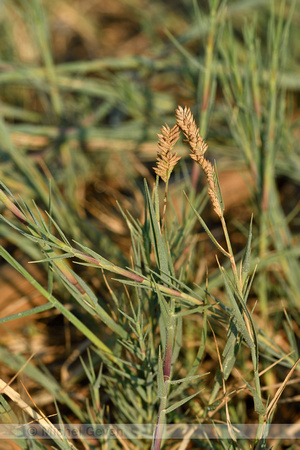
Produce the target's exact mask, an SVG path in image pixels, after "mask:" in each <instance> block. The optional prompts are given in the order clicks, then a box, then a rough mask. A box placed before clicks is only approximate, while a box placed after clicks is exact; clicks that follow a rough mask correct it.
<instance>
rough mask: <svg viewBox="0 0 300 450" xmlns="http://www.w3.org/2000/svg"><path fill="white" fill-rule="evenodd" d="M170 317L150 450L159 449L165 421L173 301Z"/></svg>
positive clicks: (170, 360)
mask: <svg viewBox="0 0 300 450" xmlns="http://www.w3.org/2000/svg"><path fill="white" fill-rule="evenodd" d="M171 305H172V306H171V311H172V313H171V317H170V322H169V324H168V326H167V328H166V331H167V339H166V348H165V357H164V361H165V364H164V371H163V375H164V393H165V395H163V396H162V397H161V398H160V405H159V410H158V416H157V423H156V428H155V434H154V440H153V445H152V449H153V450H159V449H160V447H161V442H162V437H163V432H164V424H165V421H166V412H165V411H166V408H167V401H168V393H169V389H170V379H171V369H172V354H173V345H174V336H175V320H176V319H175V316H174V314H173V313H174V311H175V301H174V300H172V301H171Z"/></svg>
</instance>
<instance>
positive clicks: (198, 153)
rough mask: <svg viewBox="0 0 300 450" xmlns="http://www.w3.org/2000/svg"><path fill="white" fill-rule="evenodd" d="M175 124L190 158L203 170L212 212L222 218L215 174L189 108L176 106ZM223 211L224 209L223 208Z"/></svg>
mask: <svg viewBox="0 0 300 450" xmlns="http://www.w3.org/2000/svg"><path fill="white" fill-rule="evenodd" d="M176 119H177V124H178V126H179V127H180V128H181V130H182V131H183V134H184V135H185V137H186V140H187V142H188V144H189V146H190V149H191V152H192V153H191V158H192V159H193V160H194V161H196V162H197V163H198V164H199V165H200V166H201V167H202V169H203V171H204V173H205V175H206V177H207V181H208V194H209V196H210V198H211V201H212V204H213V207H214V210H215V212H216V214H217V215H218V216H219V217H222V216H223V213H222V207H221V205H220V201H219V198H218V187H217V184H216V172H215V169H214V167H213V166H212V164H211V163H210V162H209V161H208V160H207V159H205V158H204V154H205V152H206V150H207V144H206V142H205V141H204V139H202V137H201V136H200V134H199V128H198V127H197V125H196V122H195V120H194V117H193V114H192V113H191V110H190V108H187V107H185V108H182V107H181V106H178V108H177V110H176ZM223 210H224V208H223Z"/></svg>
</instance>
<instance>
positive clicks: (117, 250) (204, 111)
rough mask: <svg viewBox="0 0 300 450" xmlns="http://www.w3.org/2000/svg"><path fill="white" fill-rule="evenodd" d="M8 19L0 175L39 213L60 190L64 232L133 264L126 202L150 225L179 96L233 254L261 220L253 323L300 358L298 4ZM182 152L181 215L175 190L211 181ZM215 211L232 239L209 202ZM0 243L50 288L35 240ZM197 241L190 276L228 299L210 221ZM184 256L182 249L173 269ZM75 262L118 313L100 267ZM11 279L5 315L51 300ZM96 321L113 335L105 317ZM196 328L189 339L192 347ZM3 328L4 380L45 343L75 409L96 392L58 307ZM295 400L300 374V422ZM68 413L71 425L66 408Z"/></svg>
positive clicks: (1, 232)
mask: <svg viewBox="0 0 300 450" xmlns="http://www.w3.org/2000/svg"><path fill="white" fill-rule="evenodd" d="M0 21H1V22H0V25H1V39H0V55H1V60H0V90H1V116H0V135H1V141H0V158H1V165H0V180H1V181H2V182H3V183H5V185H6V186H7V187H8V188H9V189H10V190H11V191H12V193H13V194H14V195H15V196H16V197H17V198H19V196H21V197H22V198H23V200H25V202H26V203H28V204H29V203H30V202H31V201H32V199H34V200H35V201H36V203H37V204H38V206H39V207H40V208H41V210H46V209H47V210H48V209H49V191H50V188H51V191H52V204H51V208H52V212H53V216H54V218H55V220H57V222H58V224H59V226H60V227H61V228H62V230H63V231H64V233H65V234H66V235H67V237H68V238H70V239H75V240H76V241H79V242H80V243H81V244H83V245H85V246H87V247H90V248H92V249H94V250H95V251H96V252H99V253H101V255H103V256H104V257H106V258H109V259H110V260H111V261H113V262H116V263H118V265H121V266H124V267H125V266H126V265H128V264H129V263H128V261H130V257H131V256H130V233H129V230H128V229H127V226H126V223H125V221H124V218H123V216H122V214H121V212H120V210H119V208H118V206H117V203H116V200H117V201H118V202H119V204H120V205H121V206H122V208H123V210H128V211H129V212H130V213H131V214H132V215H133V216H134V217H135V218H139V219H140V220H141V221H142V220H143V215H144V200H143V179H144V178H146V179H147V180H148V182H149V183H150V185H151V184H153V183H154V181H155V177H154V172H153V169H152V167H153V166H154V164H155V158H156V151H157V149H156V142H157V133H158V132H159V129H160V128H161V126H162V125H163V124H164V123H165V122H166V123H168V124H169V125H170V126H173V124H174V123H175V122H174V110H175V108H176V107H177V105H178V104H180V105H182V106H184V105H187V106H190V107H191V109H192V112H193V114H194V116H195V118H196V121H197V123H199V128H200V134H201V135H202V136H203V137H204V138H205V139H206V140H207V143H208V146H209V157H210V158H211V160H212V161H213V160H214V159H216V160H217V164H218V172H219V176H220V184H221V189H222V192H223V196H224V203H225V208H226V219H227V222H228V225H229V229H230V232H231V236H232V241H233V244H234V246H235V252H236V253H238V252H239V251H240V250H241V249H242V248H243V247H244V245H245V242H246V237H247V228H248V224H249V220H250V216H251V214H252V213H253V215H254V226H253V267H254V266H255V265H256V264H259V265H258V275H257V279H256V282H255V283H254V287H253V294H252V296H251V299H250V301H249V304H250V307H252V306H254V305H255V303H256V301H258V304H257V306H256V309H255V313H254V315H255V319H256V323H257V325H258V326H259V327H260V328H262V329H263V330H265V332H266V333H267V334H268V335H269V336H272V339H273V340H274V343H275V344H276V345H278V346H279V347H280V348H282V349H283V350H284V351H286V353H288V351H289V350H290V349H291V348H292V349H293V350H294V351H295V352H296V353H297V351H298V345H299V326H300V320H299V304H300V277H299V273H300V272H299V253H300V246H299V226H300V222H299V219H300V217H299V185H300V148H299V137H300V131H299V130H300V129H299V117H300V110H299V107H300V103H299V90H300V76H299V74H300V46H299V42H300V27H299V25H300V2H299V1H295V2H291V1H285V2H283V1H279V0H274V1H270V0H251V1H248V0H228V1H227V2H226V1H223V2H221V1H218V0H210V1H198V2H197V1H196V0H194V1H192V0H181V1H180V0H178V1H176V0H174V1H156V0H151V1H149V0H110V1H101V0H77V1H71V0H51V1H50V0H44V1H42V0H28V1H26V2H24V1H21V0H20V1H17V0H6V1H2V2H1V5H0ZM178 152H179V154H180V156H182V160H181V164H180V165H178V169H177V168H176V171H175V172H176V173H175V176H174V178H173V179H172V180H171V185H170V194H169V195H170V199H171V200H172V201H173V202H174V209H175V211H176V213H177V214H178V215H179V217H181V215H182V216H184V206H183V205H182V203H181V202H182V200H181V197H180V198H179V196H178V193H180V192H181V191H182V189H183V188H184V187H185V186H186V185H187V183H188V182H187V179H188V178H189V177H190V179H191V183H192V186H193V187H194V188H195V189H196V190H197V191H198V192H202V189H203V180H202V176H199V174H198V173H197V171H196V170H195V169H194V168H193V167H192V162H191V161H190V159H189V157H188V150H187V148H186V147H185V146H184V145H183V143H181V144H179V146H178ZM1 211H2V213H3V214H4V216H5V217H8V218H10V217H11V215H10V213H8V212H7V211H4V208H2V210H1ZM171 213H172V210H171ZM205 219H206V220H207V221H208V223H209V224H210V227H211V229H212V230H213V233H214V235H215V236H217V237H220V235H221V229H220V226H219V224H218V221H217V219H216V217H215V216H214V213H213V211H212V210H211V209H210V208H208V210H207V211H206V212H205ZM220 239H221V237H220ZM0 241H1V244H2V245H3V246H4V247H5V248H6V249H8V250H9V251H10V252H11V253H12V254H13V255H14V256H15V258H16V259H18V260H19V261H21V262H22V264H26V268H27V270H29V271H31V272H32V273H33V274H34V276H35V277H37V279H39V281H40V282H41V283H44V284H45V285H47V277H46V270H45V269H44V268H43V265H42V264H41V265H34V266H33V265H32V266H30V265H29V264H27V262H28V261H30V260H33V259H41V256H40V253H39V250H38V249H37V248H36V247H34V246H32V245H31V244H30V243H28V241H27V240H26V239H25V238H23V237H22V236H20V235H19V234H18V233H17V232H15V231H14V230H12V229H11V228H9V227H8V226H7V225H6V224H5V223H1V224H0ZM190 245H191V246H193V248H194V254H193V257H191V259H190V261H189V264H190V270H191V274H192V275H191V279H190V281H191V283H192V282H196V283H197V284H204V285H205V279H206V272H207V271H208V272H209V276H210V289H211V291H212V292H213V293H214V295H219V296H220V297H222V292H223V288H222V280H221V277H220V275H219V271H218V268H217V265H216V261H215V250H214V249H213V248H212V247H211V244H210V243H209V240H208V237H207V236H206V234H205V233H204V232H203V230H202V229H201V228H199V227H198V228H197V227H196V228H195V229H194V231H193V234H192V235H191V241H190ZM188 258H189V256H188V255H182V259H178V261H177V266H178V267H179V266H180V265H181V264H183V263H184V264H187V260H188ZM76 271H77V272H78V273H80V275H81V276H82V278H87V277H88V279H89V281H90V285H91V287H92V288H93V289H94V291H95V292H97V293H98V294H99V295H100V296H101V298H102V301H103V303H104V304H107V305H110V308H113V304H112V300H111V297H110V294H109V289H107V287H106V284H105V280H104V279H102V278H101V279H100V278H99V274H98V272H96V271H93V269H91V268H84V267H78V268H76ZM0 275H1V281H0V288H1V299H0V304H1V311H2V312H1V317H5V316H8V315H11V314H14V313H17V312H19V311H24V310H26V309H29V308H30V307H33V306H38V305H41V304H43V302H44V299H43V298H42V297H41V296H39V294H37V293H36V291H35V290H34V289H33V288H32V287H31V286H30V285H29V284H28V283H27V282H26V281H24V280H23V279H22V277H21V276H20V275H18V274H16V273H15V272H14V271H13V269H11V268H10V267H9V266H8V265H7V264H6V263H4V262H1V265H0ZM108 278H109V283H112V284H113V282H112V281H111V277H110V276H108ZM54 289H55V290H56V291H57V292H58V295H60V298H61V299H62V301H64V302H65V303H66V304H68V302H69V301H70V299H69V297H68V295H69V294H68V293H67V292H66V291H65V290H63V289H62V287H61V286H60V285H59V283H57V285H55V286H54ZM117 289H120V288H119V287H118V288H116V290H117ZM78 314H79V315H80V314H81V312H80V310H78ZM82 314H83V313H82ZM85 320H86V321H88V323H89V325H90V327H91V328H92V329H93V330H94V331H95V332H97V333H100V335H101V333H102V334H103V336H105V332H106V331H105V330H104V329H103V330H102V331H101V330H100V331H99V330H98V329H97V327H99V323H96V322H95V323H93V322H92V321H91V319H90V318H85ZM89 321H90V322H89ZM197 326H198V325H197V323H196V322H195V323H194V325H193V326H192V327H191V328H190V330H189V333H188V337H187V341H186V345H187V347H189V348H191V352H192V354H193V351H194V350H193V349H194V347H195V345H197V344H196V343H197V341H198V339H199V336H198V335H197ZM1 328H2V330H1V337H0V340H1V350H0V359H1V361H2V363H1V368H0V372H1V378H5V379H6V380H8V379H9V378H10V377H11V376H13V375H14V374H15V373H16V371H18V370H19V369H20V367H21V365H22V361H25V359H26V358H28V357H29V356H30V355H31V354H32V353H34V354H35V358H36V360H38V361H39V364H40V367H42V366H43V367H45V366H46V367H47V370H49V371H51V373H52V374H54V376H55V378H56V380H58V381H59V382H60V383H61V385H62V386H63V388H64V389H66V390H67V391H68V392H71V393H72V394H71V395H72V396H73V398H74V399H76V401H77V402H78V403H81V402H82V403H84V402H85V398H86V396H88V388H87V384H86V382H85V381H84V375H83V371H82V365H81V363H80V361H79V359H78V354H81V353H83V352H84V351H85V349H86V347H87V346H88V342H84V341H82V336H81V334H80V333H79V332H78V330H76V329H75V328H74V327H72V326H70V324H69V323H68V322H67V321H65V320H64V319H63V318H62V316H61V315H59V314H58V313H55V312H54V313H53V311H52V310H51V311H44V312H43V313H42V314H40V315H38V316H37V315H36V316H34V317H32V316H31V317H30V319H28V318H22V319H21V320H16V321H13V322H9V323H7V324H4V323H3V324H1ZM222 332H223V331H222V330H220V335H218V338H220V342H221V340H222ZM220 345H221V346H222V344H220ZM19 354H21V355H23V357H24V360H22V359H18V358H19V356H18V355H19ZM187 358H190V360H191V359H192V357H191V356H187ZM215 365H218V361H217V355H216V353H214V352H213V351H212V349H208V354H207V358H206V361H205V364H204V365H203V367H202V370H203V373H204V372H206V371H209V370H211V368H212V367H213V366H215ZM45 370H46V369H45ZM285 375H286V371H285V370H284V368H283V367H280V368H277V371H275V373H272V375H269V373H268V374H267V375H266V376H267V377H271V379H269V380H268V384H269V385H272V383H273V384H274V385H275V384H276V383H278V382H280V381H282V380H283V379H284V377H285ZM22 377H25V378H26V387H27V389H28V390H29V391H30V393H31V395H32V397H33V398H34V401H35V402H36V403H37V404H38V406H39V407H40V408H43V411H44V412H45V413H47V414H51V413H55V407H54V405H53V400H52V397H51V396H49V395H48V394H47V390H46V384H47V383H46V382H45V383H44V385H43V384H42V386H41V385H40V384H39V383H38V380H37V379H35V377H34V376H31V377H29V378H27V377H26V375H22V374H21V375H20V378H22ZM37 378H38V377H37ZM39 381H40V380H39ZM270 392H271V391H270ZM299 395H300V392H299V384H298V387H297V385H296V384H293V385H292V386H290V387H288V388H287V389H286V395H285V399H283V400H282V404H281V406H280V417H281V420H282V417H284V421H285V422H286V423H288V422H293V421H294V420H295V417H298V418H299V410H298V412H296V411H297V409H296V405H297V403H295V402H293V401H291V400H290V399H293V398H299ZM62 411H63V412H64V413H65V414H66V415H69V418H70V420H71V419H72V413H70V412H69V410H68V409H67V407H66V409H65V410H64V409H62ZM297 415H298V416H297Z"/></svg>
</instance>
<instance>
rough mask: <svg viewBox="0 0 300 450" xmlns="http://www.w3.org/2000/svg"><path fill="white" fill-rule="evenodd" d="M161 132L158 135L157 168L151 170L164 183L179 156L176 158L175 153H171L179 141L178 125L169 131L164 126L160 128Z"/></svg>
mask: <svg viewBox="0 0 300 450" xmlns="http://www.w3.org/2000/svg"><path fill="white" fill-rule="evenodd" d="M161 132H162V134H158V138H159V140H158V144H157V145H158V151H157V161H156V166H157V167H153V169H154V171H155V173H156V174H157V175H159V176H160V177H161V178H162V180H163V181H164V182H165V183H166V182H167V181H168V180H169V178H170V175H171V173H172V170H173V169H174V166H175V165H176V163H177V161H179V159H180V156H177V153H172V151H171V150H172V148H173V147H174V145H175V144H176V142H177V141H178V139H179V135H180V130H179V127H178V125H174V127H173V128H172V129H170V128H169V126H168V125H167V124H166V125H165V126H163V127H162V128H161Z"/></svg>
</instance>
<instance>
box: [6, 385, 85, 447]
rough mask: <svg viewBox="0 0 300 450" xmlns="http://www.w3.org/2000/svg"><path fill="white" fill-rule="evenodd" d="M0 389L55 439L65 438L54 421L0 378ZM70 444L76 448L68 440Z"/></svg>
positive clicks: (61, 439)
mask: <svg viewBox="0 0 300 450" xmlns="http://www.w3.org/2000/svg"><path fill="white" fill-rule="evenodd" d="M0 389H1V392H2V393H3V394H6V395H7V396H8V397H9V398H10V399H11V400H12V401H13V402H14V403H15V404H16V405H18V406H19V407H20V408H21V409H22V410H23V411H24V412H25V413H27V414H28V415H29V416H31V417H32V418H33V419H34V420H35V421H37V423H38V424H39V425H41V427H43V429H44V430H45V431H46V432H47V433H48V434H49V436H52V437H53V438H54V439H58V440H60V441H63V440H65V438H64V436H63V435H62V434H61V433H60V432H59V431H58V430H57V429H56V427H54V426H53V425H52V423H51V422H50V421H49V420H48V419H47V418H46V417H43V416H42V415H40V414H39V413H38V412H36V411H35V410H34V409H32V408H31V406H29V405H28V404H27V403H26V402H24V400H22V399H21V397H20V394H19V393H18V392H16V391H15V390H14V389H12V388H11V387H10V386H8V384H7V383H5V381H3V380H1V379H0ZM68 445H69V446H70V448H71V449H74V450H76V448H77V447H75V446H74V445H73V444H72V443H71V442H69V441H68Z"/></svg>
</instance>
